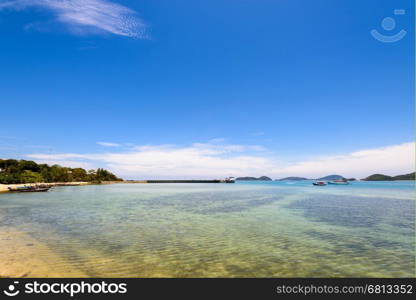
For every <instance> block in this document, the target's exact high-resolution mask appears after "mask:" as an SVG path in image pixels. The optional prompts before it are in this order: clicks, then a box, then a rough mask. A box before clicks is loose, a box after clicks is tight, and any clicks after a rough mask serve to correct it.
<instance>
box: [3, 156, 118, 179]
mask: <svg viewBox="0 0 416 300" xmlns="http://www.w3.org/2000/svg"><path fill="white" fill-rule="evenodd" d="M122 180H123V179H121V178H118V177H117V176H116V175H114V174H113V173H111V172H109V171H107V170H104V169H101V168H98V169H97V170H88V171H87V170H85V169H83V168H67V167H62V166H60V165H52V166H49V165H47V164H37V163H36V162H34V161H31V160H16V159H0V183H2V184H13V183H32V182H74V181H88V182H97V183H99V182H101V181H122Z"/></svg>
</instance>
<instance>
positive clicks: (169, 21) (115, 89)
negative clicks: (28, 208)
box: [0, 0, 415, 178]
mask: <svg viewBox="0 0 416 300" xmlns="http://www.w3.org/2000/svg"><path fill="white" fill-rule="evenodd" d="M93 8H94V9H93ZM395 9H404V10H405V14H404V15H395V14H394V10H395ZM386 17H390V18H393V19H394V20H395V22H396V24H395V25H396V27H395V28H394V29H392V30H390V31H389V30H386V29H384V28H383V26H382V23H381V22H382V20H383V19H384V18H386ZM414 26H415V24H414V4H413V1H410V0H407V1H398V0H395V1H387V0H386V1H380V0H361V1H354V0H348V1H347V0H345V1H341V0H340V1H330V0H316V1H306V0H303V1H299V0H290V1H289V0H280V1H277V0H274V1H268V0H262V1H254V0H221V1H216V0H210V1H206V0H205V1H181V0H178V1H168V0H142V1H110V0H108V1H107V0H82V1H81V0H68V1H60V0H21V1H13V0H0V33H1V36H2V38H3V39H2V43H0V53H1V54H2V55H0V66H1V71H0V82H1V84H0V92H1V94H0V99H1V102H2V103H3V107H5V108H6V110H5V111H4V113H3V114H2V117H1V121H0V122H1V123H0V124H1V126H0V157H17V158H26V159H27V158H31V159H35V160H37V161H45V162H49V163H60V164H64V165H70V166H76V165H80V166H84V167H107V168H109V169H111V170H113V171H115V172H116V173H119V174H120V175H122V176H125V177H126V178H137V177H140V178H144V177H156V178H162V177H166V178H168V177H169V178H170V177H177V176H179V177H218V176H222V174H224V176H227V175H229V174H232V175H263V174H264V175H270V176H275V177H279V176H285V175H288V176H289V175H299V176H319V175H320V174H323V175H326V173H327V172H329V173H340V172H342V171H344V172H346V173H347V174H345V175H350V176H362V175H365V174H367V173H375V172H381V171H383V172H385V173H395V172H407V171H412V170H413V169H414V161H413V160H414V158H413V153H414V149H413V148H414V146H413V144H412V143H410V142H412V141H413V139H414V131H413V130H414V100H413V99H414V97H413V95H414V46H413V45H414ZM373 29H376V30H378V31H379V32H380V33H381V34H384V35H386V36H391V35H394V34H396V33H398V32H399V31H400V30H401V29H403V30H406V32H407V34H406V35H405V36H404V38H403V39H401V40H400V41H397V42H394V43H384V42H381V41H379V40H376V39H375V38H374V37H373V36H372V35H371V34H370V31H371V30H373ZM366 151H367V152H366ZM368 151H370V152H369V153H370V154H368V155H367V153H368ZM371 151H376V152H371ZM380 151H381V152H382V154H381V156H377V154H374V153H380ZM354 153H361V154H362V153H365V154H366V155H364V156H365V158H362V157H361V156H360V157H361V158H360V159H359V160H357V159H355V158H354V159H353V161H350V160H348V159H351V157H355V156H354V155H355V154H354ZM368 156H370V157H368ZM396 156H397V159H396ZM374 157H378V159H379V160H378V161H374ZM390 159H391V161H388V160H390ZM329 161H330V162H329ZM316 162H318V164H317V165H316V164H315V163H316ZM294 172H296V173H297V174H293V173H294Z"/></svg>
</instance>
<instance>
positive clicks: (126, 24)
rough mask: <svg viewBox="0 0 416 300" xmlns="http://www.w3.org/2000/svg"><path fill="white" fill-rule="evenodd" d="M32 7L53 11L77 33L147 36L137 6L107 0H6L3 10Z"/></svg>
mask: <svg viewBox="0 0 416 300" xmlns="http://www.w3.org/2000/svg"><path fill="white" fill-rule="evenodd" d="M31 7H37V8H43V9H46V10H48V11H51V12H52V13H53V14H54V15H55V16H56V20H57V21H58V22H61V23H63V24H65V25H67V26H69V29H70V30H71V31H72V32H74V33H79V34H85V33H89V32H92V31H101V32H107V33H112V34H116V35H122V36H128V37H137V38H143V37H145V27H146V26H145V24H144V23H143V21H142V20H141V19H140V18H139V17H138V16H137V14H136V12H135V11H134V10H131V9H129V8H127V7H125V6H123V5H120V4H117V3H113V2H110V1H108V0H7V1H3V2H0V10H2V9H6V8H9V9H15V10H23V9H27V8H31Z"/></svg>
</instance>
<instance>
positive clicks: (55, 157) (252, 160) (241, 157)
mask: <svg viewBox="0 0 416 300" xmlns="http://www.w3.org/2000/svg"><path fill="white" fill-rule="evenodd" d="M28 157H30V158H32V159H35V160H40V161H42V162H47V163H48V162H57V161H60V162H61V163H62V164H64V165H65V163H64V162H66V161H67V162H68V164H67V165H70V163H71V162H76V163H78V164H80V163H86V164H90V165H96V166H97V167H98V166H99V167H107V168H109V169H111V170H112V171H114V172H115V173H116V174H118V175H120V176H124V177H125V178H138V179H139V178H220V177H225V176H228V175H233V176H244V175H251V176H260V175H268V176H271V177H274V178H280V177H285V176H305V177H310V178H317V177H321V176H324V175H328V174H334V173H339V174H341V175H344V176H348V177H358V178H362V177H364V176H367V175H370V174H373V173H385V174H388V175H397V174H401V173H407V172H413V171H414V168H415V145H414V143H403V144H400V145H393V146H388V147H381V148H375V149H367V150H360V151H355V152H352V153H347V154H344V155H336V156H326V157H317V158H315V159H312V160H308V161H300V162H296V163H287V162H284V161H282V160H279V158H278V157H274V156H272V155H270V152H264V148H262V147H260V146H256V145H230V144H216V143H195V144H191V145H189V146H183V147H179V146H173V145H156V146H154V145H153V146H149V145H148V146H138V147H135V148H133V149H132V150H129V151H125V152H117V153H115V152H107V153H104V154H77V153H65V154H30V155H28Z"/></svg>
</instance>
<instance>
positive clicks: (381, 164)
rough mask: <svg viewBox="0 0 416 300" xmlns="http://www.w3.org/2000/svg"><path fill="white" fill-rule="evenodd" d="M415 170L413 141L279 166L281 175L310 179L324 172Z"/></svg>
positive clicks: (365, 173)
mask: <svg viewBox="0 0 416 300" xmlns="http://www.w3.org/2000/svg"><path fill="white" fill-rule="evenodd" d="M414 171H415V144H414V143H403V144H400V145H393V146H387V147H381V148H375V149H366V150H360V151H355V152H352V153H348V154H345V155H334V156H327V157H317V158H316V159H314V160H308V161H303V162H299V163H295V164H293V165H290V166H287V167H286V168H283V169H281V170H280V171H279V172H282V173H284V174H295V175H296V174H303V175H307V176H309V177H312V178H316V177H321V176H325V175H328V174H340V175H344V176H347V177H358V178H363V177H366V176H368V175H371V174H374V173H382V174H386V175H398V174H403V173H409V172H414Z"/></svg>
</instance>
